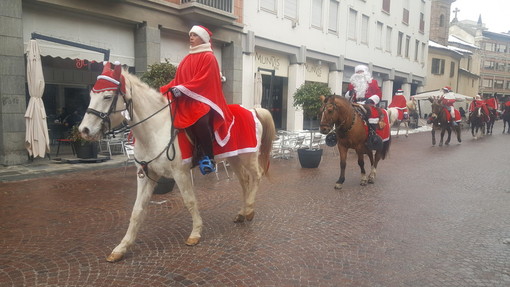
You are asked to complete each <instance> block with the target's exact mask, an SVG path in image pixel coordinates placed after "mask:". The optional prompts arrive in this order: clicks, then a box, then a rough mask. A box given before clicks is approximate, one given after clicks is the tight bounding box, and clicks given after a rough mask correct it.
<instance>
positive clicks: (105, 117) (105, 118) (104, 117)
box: [86, 84, 133, 134]
mask: <svg viewBox="0 0 510 287" xmlns="http://www.w3.org/2000/svg"><path fill="white" fill-rule="evenodd" d="M119 94H120V95H122V99H123V100H124V104H125V106H126V108H124V109H122V110H116V109H115V107H116V106H117V101H118V100H119ZM132 110H133V107H132V101H131V100H126V96H125V95H124V94H123V93H122V91H121V86H120V84H119V85H118V86H117V90H116V92H115V95H114V96H113V99H112V103H111V104H110V107H109V108H108V111H107V112H106V113H104V112H101V111H98V110H95V109H91V108H87V110H86V113H87V114H92V115H95V116H97V117H99V118H100V119H101V129H102V130H103V132H104V133H105V134H114V133H115V131H116V130H115V129H113V130H112V123H111V120H110V115H111V114H115V113H120V112H123V111H128V112H129V113H130V114H132ZM107 126H108V129H107V131H105V128H106V127H107Z"/></svg>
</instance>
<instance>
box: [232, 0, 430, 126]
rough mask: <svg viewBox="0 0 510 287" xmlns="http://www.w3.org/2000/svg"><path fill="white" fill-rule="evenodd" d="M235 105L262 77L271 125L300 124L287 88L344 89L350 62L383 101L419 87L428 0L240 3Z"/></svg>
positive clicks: (423, 73) (424, 58) (424, 61)
mask: <svg viewBox="0 0 510 287" xmlns="http://www.w3.org/2000/svg"><path fill="white" fill-rule="evenodd" d="M244 4H245V5H244V18H243V20H244V34H243V93H242V94H243V103H247V104H254V103H253V101H252V100H251V99H254V98H257V97H254V95H253V94H254V89H253V86H254V85H255V79H256V75H257V73H261V74H262V81H263V87H264V88H263V91H264V92H263V96H262V106H263V107H267V108H269V109H270V110H271V111H272V112H273V117H274V118H275V123H276V126H277V127H278V128H281V129H288V130H299V129H302V128H303V115H302V111H300V110H298V109H296V108H294V107H293V94H294V92H295V91H296V90H297V89H298V88H299V87H300V86H301V85H302V84H303V83H305V82H306V81H314V82H321V83H327V84H328V86H329V87H330V88H331V90H332V91H333V92H334V93H336V94H343V93H345V92H346V89H347V85H348V82H349V78H350V76H351V75H352V74H353V73H354V67H355V66H356V65H358V64H365V65H367V66H369V68H370V71H371V72H372V75H373V77H374V78H375V79H376V80H377V81H378V83H379V86H380V87H381V89H382V92H383V101H385V102H387V103H388V102H391V97H392V95H393V93H394V91H395V90H397V89H399V88H402V89H404V91H405V94H406V96H407V97H409V95H411V94H414V93H416V92H417V91H420V90H422V89H423V85H424V83H425V77H426V69H425V67H426V65H427V56H426V55H427V53H428V29H429V22H428V20H427V19H429V14H430V2H429V1H422V0H420V1H385V0H384V1H360V0H345V1H338V0H309V1H297V0H294V1H282V0H271V1H268V0H264V1H262V0H258V1H245V3H244Z"/></svg>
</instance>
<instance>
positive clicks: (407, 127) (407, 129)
mask: <svg viewBox="0 0 510 287" xmlns="http://www.w3.org/2000/svg"><path fill="white" fill-rule="evenodd" d="M404 124H405V125H406V137H408V136H409V120H407V121H405V122H404Z"/></svg>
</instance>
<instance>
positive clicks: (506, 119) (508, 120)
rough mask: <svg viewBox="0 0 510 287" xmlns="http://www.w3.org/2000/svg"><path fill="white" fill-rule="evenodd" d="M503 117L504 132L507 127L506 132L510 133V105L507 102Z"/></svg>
mask: <svg viewBox="0 0 510 287" xmlns="http://www.w3.org/2000/svg"><path fill="white" fill-rule="evenodd" d="M501 119H503V133H505V129H506V133H508V134H510V105H506V104H505V108H504V110H503V114H502V115H501ZM507 124H508V128H507Z"/></svg>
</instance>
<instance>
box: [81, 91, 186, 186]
mask: <svg viewBox="0 0 510 287" xmlns="http://www.w3.org/2000/svg"><path fill="white" fill-rule="evenodd" d="M121 88H122V87H121V84H120V83H119V84H118V85H117V89H116V91H115V95H114V96H113V99H112V103H111V104H110V107H109V108H108V112H106V113H104V112H101V111H98V110H95V109H91V108H87V110H86V113H87V114H92V115H95V116H97V117H99V118H100V119H101V127H102V129H104V128H105V127H106V125H108V131H107V132H105V134H113V135H114V134H115V131H118V130H120V129H112V127H111V120H110V115H112V114H115V113H120V112H123V111H128V113H129V114H130V115H132V114H133V102H132V100H131V99H129V100H126V95H125V94H124V93H122V89H121ZM119 95H122V99H123V100H124V103H125V106H126V108H125V109H122V110H116V109H115V107H116V106H117V101H118V99H119ZM167 101H168V103H167V104H166V105H164V106H163V107H162V108H161V109H159V110H157V111H155V112H154V113H153V114H151V115H150V116H148V117H147V118H145V119H143V120H140V121H138V122H136V123H134V124H132V125H127V124H125V125H124V126H123V127H122V128H121V129H131V128H133V127H135V126H137V125H139V124H141V123H143V122H145V121H147V120H149V119H150V118H152V117H154V116H155V115H157V114H158V113H160V112H161V111H163V110H164V109H166V108H167V107H168V108H169V109H170V118H171V119H172V118H173V114H172V108H171V103H172V101H171V100H170V99H169V98H168V97H167ZM171 122H172V125H171V127H170V135H171V136H170V141H169V142H168V145H167V146H166V147H165V148H164V149H163V150H162V151H161V152H160V153H159V154H158V155H156V156H155V157H154V158H153V159H151V160H149V161H143V160H142V161H140V160H138V159H136V157H135V162H136V163H138V164H139V165H140V166H141V167H142V170H141V171H143V174H145V175H147V178H149V179H151V180H153V179H152V178H150V177H149V176H148V174H149V164H150V163H151V162H153V161H154V160H155V159H157V158H159V157H160V156H161V155H162V154H163V153H165V151H166V156H167V158H168V160H170V161H172V160H174V158H175V147H174V146H173V143H174V141H175V138H176V136H177V133H176V129H175V127H174V125H173V120H171ZM170 146H172V147H173V149H172V150H173V156H172V157H170V155H169V153H168V151H169V150H170ZM141 171H139V172H138V176H139V177H142V173H140V172H141Z"/></svg>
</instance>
